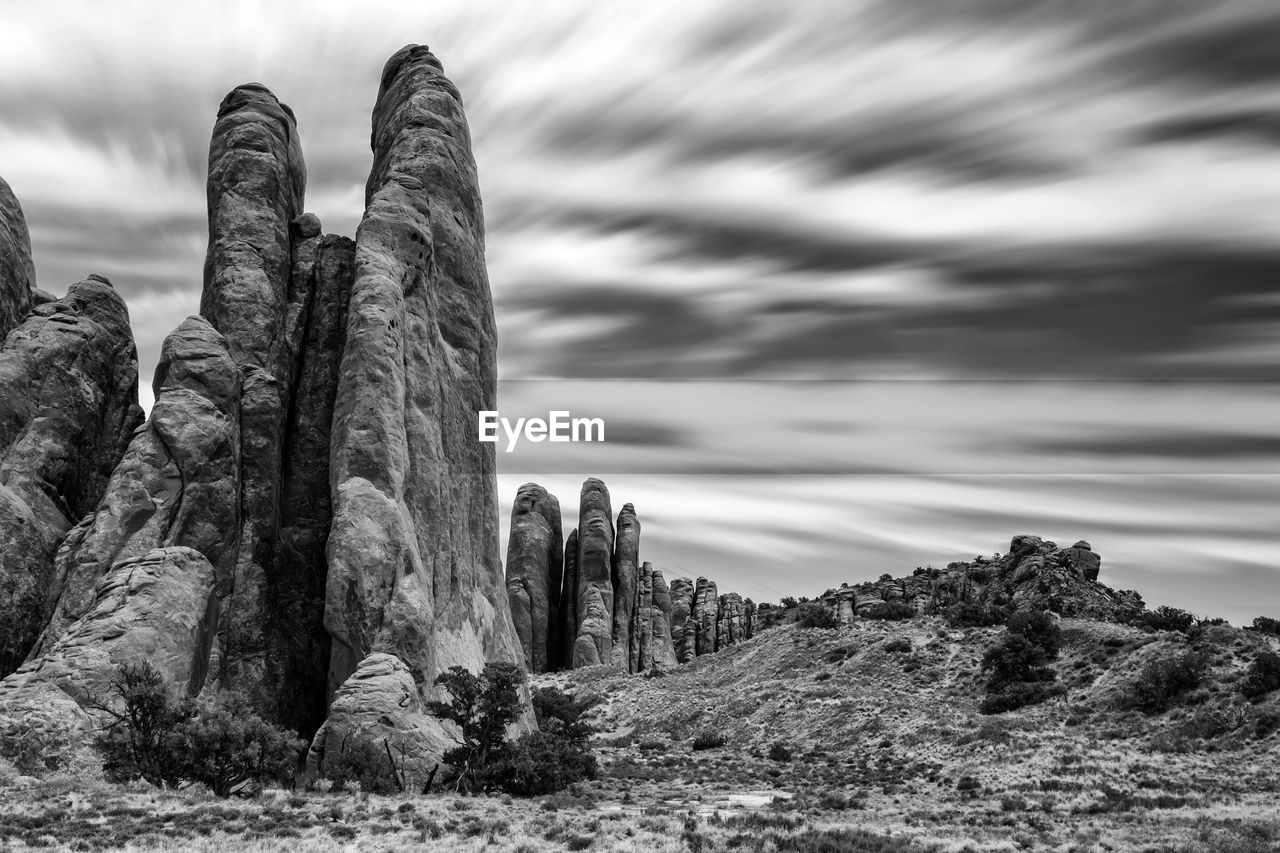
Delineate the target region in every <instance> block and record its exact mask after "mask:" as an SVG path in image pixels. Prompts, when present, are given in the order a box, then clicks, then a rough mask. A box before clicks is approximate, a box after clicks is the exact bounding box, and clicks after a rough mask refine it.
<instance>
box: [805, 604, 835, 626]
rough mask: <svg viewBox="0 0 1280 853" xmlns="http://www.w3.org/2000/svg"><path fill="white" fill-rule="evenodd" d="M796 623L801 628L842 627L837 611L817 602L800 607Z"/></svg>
mask: <svg viewBox="0 0 1280 853" xmlns="http://www.w3.org/2000/svg"><path fill="white" fill-rule="evenodd" d="M796 622H797V623H798V624H799V625H800V627H801V628H838V627H840V617H838V616H837V615H836V612H835V610H833V609H831V608H830V607H827V606H826V605H825V604H821V603H819V602H816V601H813V602H809V603H806V604H802V605H800V608H799V610H798V611H797V614H796Z"/></svg>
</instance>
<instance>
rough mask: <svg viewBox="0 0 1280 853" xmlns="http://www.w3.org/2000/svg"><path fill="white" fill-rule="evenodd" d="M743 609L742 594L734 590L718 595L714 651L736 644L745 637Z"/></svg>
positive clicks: (744, 609)
mask: <svg viewBox="0 0 1280 853" xmlns="http://www.w3.org/2000/svg"><path fill="white" fill-rule="evenodd" d="M745 611H746V607H745V605H744V604H743V603H742V596H740V595H738V594H737V593H736V592H730V593H726V594H724V595H722V596H720V599H719V601H718V602H717V612H716V651H720V650H722V649H726V648H728V647H729V646H733V645H737V644H738V643H740V642H742V641H743V640H745V639H746V638H747V635H746V628H745V625H744V621H745V618H744V614H745Z"/></svg>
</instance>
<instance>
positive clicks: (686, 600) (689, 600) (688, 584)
mask: <svg viewBox="0 0 1280 853" xmlns="http://www.w3.org/2000/svg"><path fill="white" fill-rule="evenodd" d="M694 590H695V588H694V585H693V581H691V580H689V579H688V578H673V579H672V581H671V645H672V647H673V649H674V650H675V655H676V660H677V661H679V662H680V663H688V662H689V661H691V660H693V659H694V658H695V657H697V656H698V648H697V623H696V622H695V621H694V619H693V596H694Z"/></svg>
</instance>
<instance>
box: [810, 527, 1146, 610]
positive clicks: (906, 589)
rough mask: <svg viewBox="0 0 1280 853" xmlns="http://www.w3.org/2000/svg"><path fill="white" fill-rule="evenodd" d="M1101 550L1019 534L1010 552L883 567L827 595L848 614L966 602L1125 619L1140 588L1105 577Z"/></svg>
mask: <svg viewBox="0 0 1280 853" xmlns="http://www.w3.org/2000/svg"><path fill="white" fill-rule="evenodd" d="M1100 567H1101V558H1100V557H1099V556H1098V554H1097V553H1095V552H1094V551H1093V550H1092V548H1091V547H1090V545H1089V543H1088V542H1084V541H1080V542H1077V543H1076V544H1075V545H1073V546H1071V547H1070V548H1059V547H1058V546H1057V545H1056V544H1055V543H1053V542H1049V541H1046V540H1044V539H1041V538H1040V537H1039V536H1028V535H1022V536H1015V537H1013V539H1012V540H1011V541H1010V543H1009V550H1008V552H1007V553H1006V554H1005V555H1004V556H999V555H997V556H996V557H993V558H988V557H978V558H976V559H975V560H973V561H972V562H955V563H951V564H950V565H948V566H947V567H946V568H945V569H935V568H919V569H916V571H915V573H914V574H912V575H910V576H909V577H904V578H893V577H890V576H889V575H882V576H881V577H880V579H879V580H876V581H872V582H869V583H862V584H855V585H853V586H848V585H846V586H844V587H841V588H840V589H838V590H829V591H828V592H826V593H825V594H824V595H823V596H822V599H821V600H822V601H823V602H824V603H826V604H827V605H828V606H830V607H833V608H835V609H836V612H837V615H838V616H839V617H840V618H841V620H842V621H849V620H850V619H852V618H853V617H854V616H879V615H883V614H884V613H887V612H890V611H891V608H894V607H897V608H902V607H905V608H907V611H906V612H908V613H911V612H915V613H924V614H933V613H943V612H945V611H947V610H949V609H951V608H955V607H959V606H961V605H964V606H967V607H971V608H977V609H980V610H991V609H994V608H1007V609H1013V610H1050V611H1053V612H1055V613H1058V614H1059V615H1061V616H1076V617H1084V618H1095V619H1104V620H1118V619H1124V618H1126V617H1127V616H1130V615H1132V614H1134V613H1137V612H1139V611H1141V609H1142V607H1143V604H1142V599H1141V597H1139V596H1138V595H1137V594H1136V593H1133V592H1129V591H1124V590H1119V591H1117V590H1113V589H1111V588H1110V587H1108V586H1106V585H1104V584H1101V583H1099V582H1098V573H1099V569H1100Z"/></svg>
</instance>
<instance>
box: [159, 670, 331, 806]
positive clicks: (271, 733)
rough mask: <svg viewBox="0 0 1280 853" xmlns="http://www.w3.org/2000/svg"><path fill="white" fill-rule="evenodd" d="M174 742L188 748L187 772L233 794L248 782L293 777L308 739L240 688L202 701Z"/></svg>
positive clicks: (184, 769) (222, 792) (217, 791)
mask: <svg viewBox="0 0 1280 853" xmlns="http://www.w3.org/2000/svg"><path fill="white" fill-rule="evenodd" d="M173 748H175V749H178V750H181V752H182V753H183V761H182V776H183V777H184V778H185V779H187V780H190V781H192V782H201V783H203V784H205V785H206V786H208V788H209V790H211V791H213V793H214V794H216V795H217V796H219V797H229V796H231V792H232V791H234V790H235V789H236V788H239V787H240V786H242V785H244V784H245V783H248V782H268V781H279V780H285V779H289V778H292V776H293V773H294V770H295V767H296V765H297V759H298V754H299V753H300V752H301V751H302V750H303V749H305V748H306V742H305V741H303V740H301V739H300V738H299V737H298V736H297V735H296V734H295V733H294V732H290V731H288V730H286V729H282V728H280V727H279V726H274V725H272V724H271V723H268V722H267V721H266V720H264V719H262V717H260V716H258V714H257V712H256V711H255V710H254V709H253V708H252V706H251V705H250V704H249V701H248V700H247V699H246V698H245V697H243V696H241V695H239V694H235V693H231V694H224V695H222V696H221V697H219V700H217V701H215V702H211V703H209V704H206V705H203V706H201V707H200V708H199V709H198V711H197V712H196V713H195V714H194V715H193V716H191V717H190V718H188V719H186V720H184V721H183V722H182V723H181V724H180V725H179V726H178V728H177V730H176V732H175V737H174V742H173Z"/></svg>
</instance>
